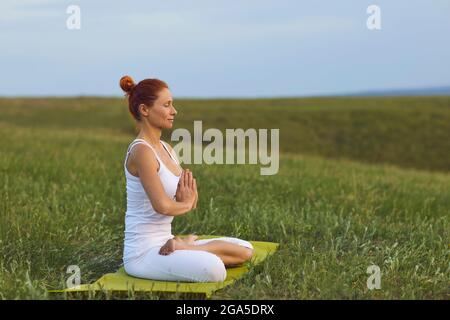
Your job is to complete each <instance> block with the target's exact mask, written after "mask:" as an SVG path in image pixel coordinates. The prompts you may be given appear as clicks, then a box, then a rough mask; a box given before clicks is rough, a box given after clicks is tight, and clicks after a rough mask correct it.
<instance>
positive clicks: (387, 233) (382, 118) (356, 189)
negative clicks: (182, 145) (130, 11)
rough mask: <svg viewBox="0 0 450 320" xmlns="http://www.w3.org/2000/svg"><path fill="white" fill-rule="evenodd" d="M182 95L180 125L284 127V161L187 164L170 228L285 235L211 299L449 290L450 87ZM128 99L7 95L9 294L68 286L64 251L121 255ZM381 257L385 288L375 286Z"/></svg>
mask: <svg viewBox="0 0 450 320" xmlns="http://www.w3.org/2000/svg"><path fill="white" fill-rule="evenodd" d="M176 107H177V108H178V111H179V114H178V115H179V118H178V119H177V121H178V123H176V125H175V128H177V127H188V126H189V125H190V126H192V121H193V120H203V123H204V128H207V127H217V128H238V127H242V128H247V127H253V128H280V138H281V139H280V149H281V151H282V155H281V158H280V170H279V172H278V174H277V175H274V176H260V175H259V168H260V167H259V165H236V166H230V165H227V166H208V165H190V166H186V167H188V168H191V169H192V170H193V172H194V175H196V176H197V181H198V188H199V195H200V199H199V206H198V210H196V211H194V212H190V213H188V214H186V215H185V216H181V217H177V218H176V219H175V220H174V222H173V233H174V234H177V233H190V232H196V233H198V234H218V235H228V236H235V237H240V238H243V239H249V240H261V241H274V242H279V243H280V247H279V251H277V253H276V254H275V255H273V256H272V257H271V258H269V259H268V260H266V261H265V262H264V263H263V264H262V265H260V266H258V267H257V268H255V269H254V270H252V271H251V272H250V273H249V274H248V275H247V276H246V277H245V278H243V279H242V280H240V281H238V282H237V283H236V284H235V285H233V286H231V287H227V288H225V289H223V290H220V291H218V292H217V294H216V295H214V296H213V298H214V299H229V298H234V299H269V298H271V299H316V298H318V299H324V298H328V299H339V298H343V299H371V298H375V299H393V298H398V299H406V298H416V299H431V298H436V299H448V297H449V290H448V288H449V286H448V285H449V282H448V280H449V275H450V272H449V271H450V270H449V259H448V258H449V255H448V254H449V243H450V242H449V233H448V232H449V230H450V229H449V223H448V217H449V211H450V188H449V186H450V173H449V172H448V171H449V169H450V145H449V140H450V139H448V136H449V133H450V98H397V99H395V98H389V99H387V98H377V99H375V98H374V99H369V98H365V99H363V98H358V99H356V98H355V99H350V98H345V99H344V98H342V99H331V98H323V99H319V98H316V99H284V100H248V101H243V100H241V101H225V100H223V101H222V100H216V101H215V100H210V101H207V100H204V101H188V100H184V101H179V106H177V105H176ZM127 112H128V111H127V109H126V106H125V104H124V101H123V100H121V99H96V98H79V99H0V137H1V139H0V181H1V184H0V214H1V221H0V255H1V257H2V259H1V260H0V297H1V298H5V299H15V298H25V299H29V298H54V296H49V295H48V294H47V293H46V290H45V289H46V288H47V289H51V288H61V287H62V286H64V284H65V279H66V278H67V277H68V276H69V275H68V274H66V268H67V266H69V265H73V264H76V265H78V266H79V267H80V269H81V275H82V282H83V283H89V282H92V281H94V280H96V279H97V278H98V277H100V276H101V275H102V274H104V273H106V272H113V271H115V270H116V269H117V267H118V265H119V264H120V263H121V257H122V256H121V255H122V248H123V229H124V225H123V223H124V211H125V178H124V173H123V160H124V156H125V152H126V148H127V145H128V143H129V142H131V140H132V139H133V138H134V132H133V123H132V121H131V119H130V117H129V116H128V114H127ZM169 137H170V132H166V133H165V134H164V139H165V140H166V141H168V140H169ZM350 138H351V139H350ZM352 159H353V160H352ZM356 160H358V161H356ZM425 169H429V170H432V171H427V170H425ZM373 264H376V265H378V266H379V267H380V268H381V274H382V277H381V289H379V290H372V291H370V290H368V289H367V287H366V281H367V277H368V276H369V275H368V274H366V269H367V267H368V266H370V265H373ZM56 298H61V297H58V296H57V297H56ZM112 298H114V297H112Z"/></svg>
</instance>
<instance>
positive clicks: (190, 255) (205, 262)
mask: <svg viewBox="0 0 450 320" xmlns="http://www.w3.org/2000/svg"><path fill="white" fill-rule="evenodd" d="M213 240H223V241H228V242H231V243H235V244H238V245H241V246H244V247H247V248H250V249H253V246H252V244H251V243H250V242H248V241H245V240H242V239H238V238H232V237H219V238H212V239H200V240H196V241H195V243H194V244H195V245H200V244H205V243H208V242H209V241H213ZM160 249H161V247H160V246H157V247H154V248H151V249H150V250H149V251H148V252H146V253H145V254H144V255H143V256H142V257H140V258H138V259H136V260H133V261H131V262H128V263H126V264H124V269H125V272H126V273H127V274H129V275H130V276H133V277H138V278H144V279H152V280H163V281H181V282H221V281H224V280H225V278H226V277H227V271H226V269H225V265H224V263H223V261H222V260H221V259H220V258H219V257H218V256H217V255H215V254H213V253H211V252H207V251H200V250H175V251H174V252H172V253H170V254H169V255H160V254H159V250H160Z"/></svg>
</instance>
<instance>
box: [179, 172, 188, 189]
mask: <svg viewBox="0 0 450 320" xmlns="http://www.w3.org/2000/svg"><path fill="white" fill-rule="evenodd" d="M185 176H186V171H185V170H183V171H181V177H180V180H179V182H178V183H179V184H180V187H181V188H184V187H185V183H184V181H185Z"/></svg>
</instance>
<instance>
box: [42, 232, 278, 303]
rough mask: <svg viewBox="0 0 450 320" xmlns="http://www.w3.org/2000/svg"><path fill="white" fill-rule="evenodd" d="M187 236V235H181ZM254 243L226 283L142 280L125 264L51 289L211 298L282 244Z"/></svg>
mask: <svg viewBox="0 0 450 320" xmlns="http://www.w3.org/2000/svg"><path fill="white" fill-rule="evenodd" d="M181 237H183V235H181ZM218 237H221V236H211V235H203V236H199V239H210V238H218ZM249 242H250V243H251V244H252V245H253V249H254V250H253V256H252V259H251V260H250V261H248V262H246V263H244V264H242V265H241V266H238V267H230V268H227V277H226V279H225V281H223V282H179V281H177V282H175V281H159V280H149V279H141V278H135V277H132V276H129V275H127V274H126V273H125V271H124V269H123V267H122V268H120V269H119V270H117V271H116V272H115V273H107V274H105V275H103V276H102V277H101V278H100V279H98V280H97V281H95V282H94V283H91V284H83V285H79V286H77V287H74V288H68V289H63V290H49V292H54V293H56V292H89V291H102V292H127V291H132V290H134V292H165V293H176V292H178V293H196V294H201V295H204V296H205V297H206V298H210V297H211V295H212V294H213V293H214V292H215V291H217V290H219V289H222V288H224V287H226V286H229V285H230V284H232V283H233V282H234V281H236V280H237V279H239V278H241V277H242V276H244V275H245V274H246V273H247V272H248V271H249V270H250V269H251V268H253V267H254V266H255V265H257V264H259V263H261V262H262V261H264V259H266V258H267V257H268V256H269V255H270V254H272V253H274V252H275V251H276V250H277V248H278V243H275V242H264V241H249Z"/></svg>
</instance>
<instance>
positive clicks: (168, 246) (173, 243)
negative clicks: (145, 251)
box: [159, 236, 187, 256]
mask: <svg viewBox="0 0 450 320" xmlns="http://www.w3.org/2000/svg"><path fill="white" fill-rule="evenodd" d="M186 245H187V243H186V242H185V241H184V240H183V239H181V238H180V237H177V236H175V237H173V238H172V239H169V240H167V242H166V243H165V244H164V245H163V246H162V247H161V249H159V254H161V255H163V256H167V255H169V254H171V253H172V252H174V251H175V250H180V249H184V248H185V246H186Z"/></svg>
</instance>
